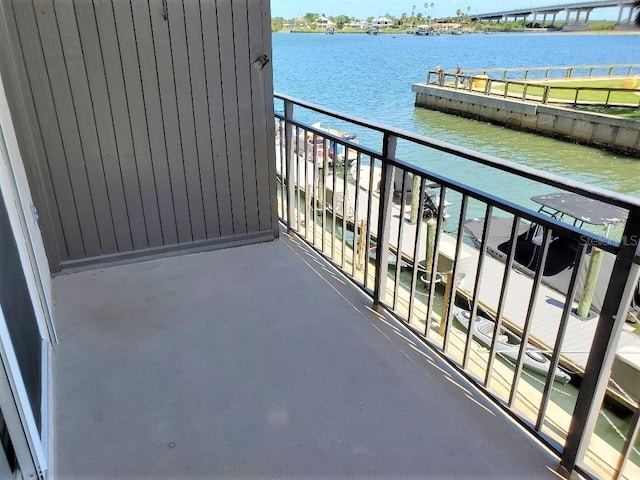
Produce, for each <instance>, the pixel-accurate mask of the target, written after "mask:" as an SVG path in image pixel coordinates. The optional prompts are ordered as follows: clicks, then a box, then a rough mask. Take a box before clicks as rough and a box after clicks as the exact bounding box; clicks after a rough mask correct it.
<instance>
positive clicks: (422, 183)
mask: <svg viewBox="0 0 640 480" xmlns="http://www.w3.org/2000/svg"><path fill="white" fill-rule="evenodd" d="M424 188H425V180H424V177H420V190H418V191H417V192H411V195H418V196H419V200H418V218H417V220H416V232H415V238H414V242H413V259H412V263H413V267H412V268H411V291H410V292H409V315H408V317H407V320H408V322H409V323H411V321H412V319H413V309H414V304H415V302H414V299H415V296H416V284H417V281H418V262H419V257H418V248H419V246H420V233H421V230H422V224H423V222H422V216H423V215H424V201H423V198H422V196H423V195H424V193H423V192H424Z"/></svg>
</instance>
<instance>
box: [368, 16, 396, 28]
mask: <svg viewBox="0 0 640 480" xmlns="http://www.w3.org/2000/svg"><path fill="white" fill-rule="evenodd" d="M371 23H372V24H373V25H375V26H376V27H378V28H387V27H392V26H393V20H391V19H390V18H389V17H385V16H381V17H378V18H376V19H375V20H373V22H371Z"/></svg>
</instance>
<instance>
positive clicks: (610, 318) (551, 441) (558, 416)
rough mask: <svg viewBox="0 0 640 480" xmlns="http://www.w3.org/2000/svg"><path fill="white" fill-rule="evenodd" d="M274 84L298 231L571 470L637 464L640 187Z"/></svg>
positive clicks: (283, 194) (283, 164)
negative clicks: (566, 172)
mask: <svg viewBox="0 0 640 480" xmlns="http://www.w3.org/2000/svg"><path fill="white" fill-rule="evenodd" d="M276 99H277V103H276V112H278V113H276V115H275V116H276V130H277V134H276V150H277V158H276V164H277V165H276V170H277V174H278V208H279V212H280V217H281V219H282V220H283V221H284V222H285V223H286V225H287V228H288V230H289V231H290V232H292V233H295V234H297V235H298V236H299V237H300V238H302V239H303V240H304V241H305V242H306V243H307V244H308V245H309V246H311V247H312V248H313V249H314V250H315V251H316V252H318V253H319V254H321V255H322V256H323V257H324V258H325V259H327V260H328V261H329V262H330V263H331V264H332V265H333V266H334V267H335V268H336V269H338V270H339V271H341V272H342V273H343V275H345V276H346V277H347V278H349V279H350V280H351V282H352V283H354V284H355V285H357V286H358V287H359V288H360V289H361V290H362V291H363V292H364V293H365V294H366V295H368V296H369V297H370V300H371V302H372V304H373V305H374V308H375V309H376V310H377V311H384V312H389V313H391V314H392V315H393V316H394V317H395V318H397V319H398V320H399V321H400V322H401V324H402V325H403V326H404V327H405V328H407V329H409V330H410V331H411V332H412V333H413V334H415V335H416V337H417V338H418V339H420V340H421V341H422V342H423V343H424V344H426V345H428V346H429V347H430V348H431V349H433V351H434V352H437V353H438V354H439V355H441V356H442V357H443V358H445V359H447V361H448V362H449V363H450V364H451V365H454V366H455V367H456V368H457V369H458V371H460V372H461V373H463V374H464V375H465V377H466V378H467V379H469V380H471V381H472V383H473V384H474V385H475V386H476V387H478V388H479V389H480V390H482V391H483V392H485V393H486V394H487V395H489V396H490V397H491V398H492V399H493V400H494V401H495V402H496V403H497V404H499V405H501V406H502V407H503V408H504V410H505V411H507V412H508V413H509V414H510V415H512V416H513V417H514V418H515V419H517V420H518V421H519V422H521V424H522V425H524V426H525V427H526V428H527V429H529V431H530V432H532V433H533V434H534V435H535V436H536V437H537V438H539V439H540V440H541V441H543V442H545V443H546V444H547V445H549V446H550V447H551V448H552V449H553V450H555V451H556V452H557V453H558V455H559V456H560V457H561V460H560V462H561V464H562V465H563V466H564V467H565V468H566V469H568V470H578V471H580V472H582V473H585V474H587V475H590V476H593V477H598V478H634V477H635V476H636V475H637V472H638V469H639V465H640V463H639V462H640V452H639V450H638V448H639V447H640V444H639V443H638V433H639V430H640V422H639V420H640V410H639V409H638V397H639V394H638V391H637V384H638V378H639V376H640V358H639V357H638V355H639V352H640V337H639V335H638V332H637V331H636V332H635V333H633V332H632V330H634V327H632V326H630V325H626V324H625V321H626V319H627V318H628V316H629V314H630V312H631V310H630V305H632V302H635V303H636V307H634V308H636V309H637V304H638V302H639V300H638V299H639V298H640V287H639V284H638V274H639V271H640V255H639V252H638V238H640V216H639V215H640V202H638V200H637V199H634V198H630V197H626V196H623V195H619V194H615V193H613V192H608V191H604V190H601V189H598V188H594V187H592V186H589V185H584V184H579V183H577V182H573V181H570V180H567V179H565V178H562V177H559V176H555V175H551V174H548V173H546V172H542V171H536V170H533V169H530V168H526V167H522V166H520V165H518V164H516V163H512V162H508V161H505V160H502V159H498V158H494V157H490V156H488V155H483V154H481V153H478V152H473V151H470V150H466V149H464V148H461V147H459V146H456V145H451V144H447V143H444V142H440V141H437V140H434V139H430V138H425V137H422V136H419V135H415V134H412V133H410V132H406V131H402V130H398V129H394V128H393V127H389V126H386V125H381V124H375V123H372V122H369V121H366V120H363V119H359V118H355V117H352V116H350V115H348V114H343V113H341V112H336V111H331V110H327V109H325V108H323V107H321V106H318V105H314V104H310V103H307V102H304V101H301V100H298V99H295V98H291V97H288V96H285V95H276ZM354 137H357V138H354ZM407 159H427V162H428V165H429V167H428V168H426V167H421V166H418V165H416V164H414V163H413V162H412V161H410V160H407ZM451 166H453V167H451ZM459 172H466V173H467V176H466V178H467V180H465V181H461V180H460V179H459V178H458V177H459V175H457V173H459ZM469 172H474V173H471V174H469ZM475 177H479V178H475ZM483 179H484V181H483ZM507 185H508V186H509V189H505V188H504V186H507ZM514 186H515V187H514ZM507 191H508V193H507ZM522 192H525V193H527V192H529V193H528V194H526V195H523V193H522ZM465 311H466V312H465ZM465 315H466V317H465ZM465 318H466V320H465ZM469 318H471V319H474V320H473V322H469ZM465 322H466V323H465ZM470 323H471V326H470V325H469V324H470ZM498 332H499V333H498ZM532 358H536V359H537V360H535V361H532V360H531V359H532ZM541 365H544V368H539V367H541Z"/></svg>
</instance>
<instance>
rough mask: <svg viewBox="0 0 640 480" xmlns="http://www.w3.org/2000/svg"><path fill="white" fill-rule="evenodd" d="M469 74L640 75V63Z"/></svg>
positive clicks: (505, 77)
mask: <svg viewBox="0 0 640 480" xmlns="http://www.w3.org/2000/svg"><path fill="white" fill-rule="evenodd" d="M465 73H466V74H467V75H471V76H478V75H487V76H489V77H491V78H494V79H496V80H497V79H502V80H509V79H511V80H517V79H521V80H527V79H544V78H558V79H559V78H574V77H580V78H584V77H631V76H635V75H640V65H638V64H635V63H630V64H619V65H571V66H548V67H526V68H473V69H470V70H469V69H468V70H466V71H465Z"/></svg>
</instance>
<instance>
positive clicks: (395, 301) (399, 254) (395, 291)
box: [393, 170, 408, 311]
mask: <svg viewBox="0 0 640 480" xmlns="http://www.w3.org/2000/svg"><path fill="white" fill-rule="evenodd" d="M407 175H408V174H407V171H406V170H403V174H402V185H401V190H400V191H401V192H402V193H401V199H400V216H399V218H398V239H397V243H396V271H395V277H394V284H393V310H394V311H395V310H396V309H397V305H398V288H399V287H400V270H401V269H402V267H401V265H402V233H403V226H404V208H405V205H406V195H407V193H406V192H407V191H406V188H407Z"/></svg>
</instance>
